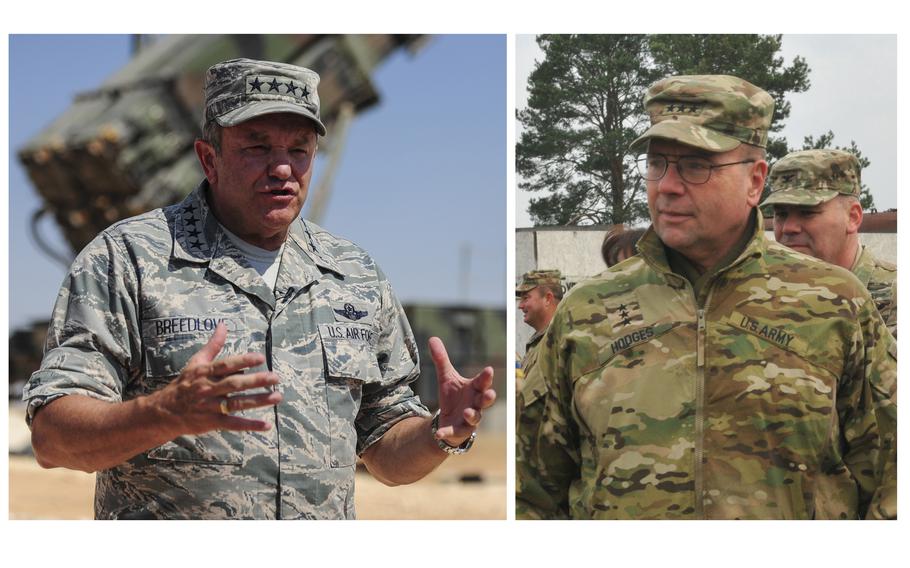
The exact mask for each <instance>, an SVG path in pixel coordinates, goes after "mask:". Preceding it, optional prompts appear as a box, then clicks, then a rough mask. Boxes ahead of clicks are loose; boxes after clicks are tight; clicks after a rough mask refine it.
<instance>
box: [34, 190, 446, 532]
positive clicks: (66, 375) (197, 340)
mask: <svg viewBox="0 0 910 568" xmlns="http://www.w3.org/2000/svg"><path fill="white" fill-rule="evenodd" d="M206 190H207V182H203V183H202V184H201V185H200V186H199V188H197V189H196V191H194V192H193V193H192V194H190V196H189V197H187V199H186V200H185V201H183V202H182V203H180V204H177V205H174V206H170V207H167V208H165V209H163V210H161V209H159V210H156V211H153V212H150V213H147V214H144V215H141V216H139V217H134V218H132V219H127V220H124V221H122V222H119V223H117V224H115V225H114V226H112V227H110V228H109V229H107V230H105V231H104V232H102V233H101V234H100V235H99V236H98V237H97V238H95V240H94V241H92V243H90V244H89V245H88V246H87V247H86V248H85V249H84V250H83V251H82V253H81V254H80V255H79V256H78V257H77V259H76V260H75V262H74V263H73V265H72V267H71V269H70V272H69V275H68V276H67V277H66V279H65V281H64V283H63V286H62V288H61V290H60V294H59V296H58V298H57V303H56V305H55V307H54V313H53V321H52V322H51V326H50V329H49V331H48V339H47V346H46V354H45V357H44V360H43V362H42V365H41V369H40V370H39V371H37V372H36V373H34V374H33V375H32V377H31V379H30V381H29V382H28V384H27V385H26V388H25V395H24V398H25V399H26V400H27V401H28V420H29V422H31V419H32V417H34V414H35V412H36V411H38V410H39V408H40V407H41V406H42V405H43V404H46V403H48V402H50V401H52V400H54V399H55V398H58V397H60V396H63V395H67V394H81V395H86V396H90V397H93V398H96V399H99V400H104V401H109V402H120V401H125V400H129V399H132V398H136V397H138V396H142V395H147V394H149V393H151V392H152V391H155V390H158V389H160V388H162V387H163V386H165V385H166V384H167V383H169V382H170V381H172V380H174V378H175V377H176V376H177V375H178V374H179V372H180V370H181V369H182V368H183V367H184V366H185V365H186V363H187V361H188V360H189V358H190V357H191V356H192V355H193V354H194V353H196V352H197V351H198V350H199V349H200V348H201V347H202V346H203V345H205V343H206V342H207V341H208V340H209V338H210V337H211V335H212V333H213V331H214V329H215V326H216V325H217V323H218V322H221V321H223V322H225V324H226V325H227V328H228V336H227V342H226V345H225V347H224V349H223V350H222V352H221V354H220V357H225V356H228V355H231V354H239V353H245V352H258V353H263V354H264V355H265V356H266V360H267V362H266V365H267V366H268V369H270V370H272V371H274V372H275V373H277V374H278V375H279V377H280V378H281V383H280V385H279V387H278V388H279V389H280V391H281V392H282V394H283V396H284V398H283V400H282V401H281V403H279V404H278V405H277V406H275V407H269V408H263V409H254V410H247V411H244V412H242V413H240V414H242V415H244V416H247V417H250V418H255V419H260V420H266V421H269V422H271V423H272V426H273V427H272V429H271V430H269V431H267V432H229V431H215V432H210V433H207V434H203V435H199V436H180V437H178V438H176V439H174V440H173V441H171V442H168V443H166V444H163V445H162V446H160V447H157V448H153V449H151V450H149V451H147V452H142V453H141V454H139V455H137V456H135V457H133V458H132V459H130V460H128V461H127V462H125V463H123V464H120V465H118V466H116V467H113V468H110V469H107V470H104V471H99V472H98V474H97V482H96V490H95V515H96V517H98V518H205V519H217V518H269V519H274V518H285V519H287V518H311V519H313V518H315V519H324V518H353V517H354V468H355V462H356V460H357V455H358V454H360V453H362V452H363V451H364V450H365V449H366V448H367V447H368V446H370V444H372V443H374V442H375V441H376V440H377V439H379V438H380V437H381V436H382V435H383V434H384V433H385V432H386V431H387V430H388V429H389V428H390V427H391V426H392V425H393V424H395V423H396V422H398V421H400V420H402V419H403V418H406V417H409V416H415V415H424V416H425V415H428V414H429V413H428V412H427V411H426V408H425V407H423V406H422V405H421V403H420V401H419V399H418V398H417V397H416V396H415V395H414V394H413V393H412V391H411V389H410V388H409V386H408V383H410V382H411V381H413V380H414V379H415V378H416V377H417V375H418V370H419V365H418V355H417V348H416V346H415V343H414V337H413V335H412V333H411V329H410V327H409V325H408V322H407V320H406V318H405V315H404V312H403V310H402V308H401V306H400V304H399V303H398V301H397V300H396V298H395V296H394V294H393V293H392V289H391V287H390V286H389V282H388V281H387V280H386V278H385V276H384V275H383V274H382V272H381V271H380V270H379V268H378V267H377V266H376V264H375V263H374V262H373V260H372V259H371V258H370V257H369V256H368V255H367V254H366V253H365V252H364V251H363V250H362V249H360V248H359V247H357V246H356V245H354V244H352V243H351V242H349V241H346V240H344V239H341V238H338V237H335V236H333V235H331V234H330V233H328V232H326V231H325V230H324V229H321V228H320V227H317V226H316V225H314V224H312V223H309V222H305V221H303V220H300V219H298V220H297V221H295V222H294V223H293V224H292V225H291V227H290V231H289V234H288V239H287V242H286V246H285V248H284V251H283V253H282V257H281V266H280V269H279V273H278V279H277V283H276V286H275V291H274V293H273V292H272V290H270V289H269V287H268V286H267V285H266V283H265V281H263V279H262V278H261V277H260V276H259V274H258V273H257V272H255V270H253V269H252V268H251V267H250V266H249V264H248V263H247V262H246V260H245V258H244V256H243V255H242V253H240V251H239V250H238V249H237V248H236V247H235V246H234V245H233V243H232V241H231V239H230V238H228V237H227V235H226V234H225V233H224V231H223V230H222V228H221V225H220V224H219V223H218V221H217V220H216V218H215V217H214V215H213V214H212V213H211V210H210V209H209V207H208V205H207V203H206V200H205V199H204V197H203V196H204V194H205V192H206ZM261 370H265V366H261V367H258V368H255V369H251V370H250V371H249V372H255V371H261Z"/></svg>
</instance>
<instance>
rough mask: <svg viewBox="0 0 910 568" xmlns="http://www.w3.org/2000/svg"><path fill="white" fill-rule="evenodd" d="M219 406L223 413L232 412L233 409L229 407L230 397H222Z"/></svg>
mask: <svg viewBox="0 0 910 568" xmlns="http://www.w3.org/2000/svg"><path fill="white" fill-rule="evenodd" d="M219 408H221V414H224V415H228V414H230V413H231V409H230V408H228V399H226V398H222V399H221V404H219Z"/></svg>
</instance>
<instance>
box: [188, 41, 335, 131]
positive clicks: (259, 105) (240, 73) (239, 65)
mask: <svg viewBox="0 0 910 568" xmlns="http://www.w3.org/2000/svg"><path fill="white" fill-rule="evenodd" d="M318 85H319V75H318V74H317V73H316V72H314V71H310V70H309V69H306V68H304V67H298V66H296V65H290V64H288V63H278V62H275V61H255V60H253V59H231V60H229V61H222V62H221V63H216V64H215V65H212V66H211V67H209V69H208V71H207V72H206V74H205V87H204V91H205V122H206V123H207V122H209V121H210V120H214V121H216V122H217V123H218V124H219V125H221V126H224V127H229V126H236V125H238V124H240V123H241V122H245V121H247V120H250V119H252V118H256V117H258V116H262V115H265V114H274V113H280V112H290V113H293V114H299V115H302V116H305V117H307V118H309V119H310V120H312V121H313V124H314V125H315V127H316V132H318V133H319V134H320V135H322V136H325V125H324V124H322V120H321V119H320V118H319V95H318V94H317V92H316V87H317V86H318Z"/></svg>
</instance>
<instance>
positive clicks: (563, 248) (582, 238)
mask: <svg viewBox="0 0 910 568" xmlns="http://www.w3.org/2000/svg"><path fill="white" fill-rule="evenodd" d="M606 232H607V229H606V228H593V227H592V228H586V227H571V228H565V229H562V228H559V229H554V228H540V229H517V230H516V231H515V276H516V277H520V276H521V275H522V274H524V273H525V272H527V271H529V270H536V269H558V270H560V271H562V274H563V278H565V280H566V282H567V283H569V284H574V283H576V282H578V281H580V280H584V279H585V278H590V277H591V276H594V275H596V274H599V273H601V272H603V271H604V270H606V269H607V266H606V264H604V261H603V259H602V258H601V256H600V244H601V243H602V242H603V239H604V235H606ZM765 235H766V236H767V237H768V238H769V239H771V240H774V233H772V232H770V231H769V232H766V233H765ZM860 241H861V242H862V243H863V244H864V245H865V246H866V247H867V248H868V249H870V251H871V252H872V254H873V255H874V256H876V257H878V258H881V259H882V260H887V261H889V262H894V263H896V262H897V233H860ZM515 329H516V330H517V341H516V344H515V345H516V349H517V350H518V352H519V353H523V352H524V346H525V342H527V340H528V339H529V338H530V337H531V335H532V334H533V333H534V330H533V328H531V327H530V326H528V325H526V324H525V323H524V321H523V319H522V313H521V312H520V311H518V310H516V311H515Z"/></svg>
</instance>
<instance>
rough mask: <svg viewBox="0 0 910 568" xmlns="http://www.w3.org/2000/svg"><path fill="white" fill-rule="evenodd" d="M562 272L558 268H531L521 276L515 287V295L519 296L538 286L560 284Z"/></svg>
mask: <svg viewBox="0 0 910 568" xmlns="http://www.w3.org/2000/svg"><path fill="white" fill-rule="evenodd" d="M561 280H562V274H561V273H560V272H559V271H558V270H532V271H530V272H525V273H524V274H522V276H521V282H519V284H518V286H516V287H515V296H516V297H517V296H521V295H522V294H524V293H525V292H527V291H529V290H533V289H534V288H537V287H538V286H561V285H562V284H561V282H560V281H561Z"/></svg>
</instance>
